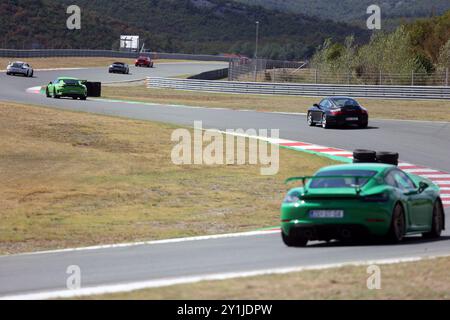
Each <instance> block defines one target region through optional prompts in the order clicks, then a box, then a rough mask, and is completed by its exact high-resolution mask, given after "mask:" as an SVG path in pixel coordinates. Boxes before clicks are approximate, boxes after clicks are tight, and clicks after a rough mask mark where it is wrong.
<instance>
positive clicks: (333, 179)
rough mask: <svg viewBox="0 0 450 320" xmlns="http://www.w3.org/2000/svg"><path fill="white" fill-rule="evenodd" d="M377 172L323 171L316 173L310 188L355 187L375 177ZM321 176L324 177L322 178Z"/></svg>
mask: <svg viewBox="0 0 450 320" xmlns="http://www.w3.org/2000/svg"><path fill="white" fill-rule="evenodd" d="M376 173H377V172H376V171H373V170H330V171H323V172H319V173H318V174H316V175H315V176H314V177H315V178H314V179H311V182H310V184H309V188H313V189H314V188H354V187H355V186H356V185H358V186H360V187H362V186H364V185H365V184H366V183H367V181H369V178H370V177H373V176H374V175H375V174H376ZM321 176H324V177H323V178H320V177H321ZM325 176H326V177H325ZM340 176H342V177H340ZM361 177H367V178H361Z"/></svg>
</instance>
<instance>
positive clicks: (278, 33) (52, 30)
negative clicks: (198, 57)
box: [0, 0, 369, 59]
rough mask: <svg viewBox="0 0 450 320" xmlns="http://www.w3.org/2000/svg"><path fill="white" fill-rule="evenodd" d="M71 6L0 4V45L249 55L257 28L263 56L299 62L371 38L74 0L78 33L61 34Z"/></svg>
mask: <svg viewBox="0 0 450 320" xmlns="http://www.w3.org/2000/svg"><path fill="white" fill-rule="evenodd" d="M71 4H73V1H71V0H59V1H53V0H2V1H1V2H0V21H1V23H0V46H1V47H9V48H30V47H33V48H40V47H42V48H49V47H54V48H92V49H111V48H117V46H118V39H119V36H120V34H138V35H140V36H141V37H142V38H143V40H144V41H145V43H146V47H147V48H149V49H152V50H156V51H166V52H186V53H210V54H217V53H228V52H236V53H243V54H247V55H251V54H252V52H253V50H254V38H255V21H256V20H259V21H260V25H261V29H260V34H261V38H260V39H261V47H260V53H261V55H262V56H265V57H268V58H279V59H295V58H304V57H305V56H309V55H311V54H312V53H313V51H314V49H315V48H316V47H317V46H318V45H319V44H321V43H322V42H323V41H324V39H325V38H332V39H334V40H337V41H340V40H343V39H344V37H345V36H348V35H351V34H353V35H355V37H356V39H357V41H365V40H367V39H368V37H369V33H368V32H367V31H366V30H364V29H362V28H358V27H354V26H349V25H347V24H345V23H336V22H332V21H325V20H320V19H317V18H312V17H309V16H307V15H303V14H292V13H284V12H280V11H272V10H269V9H264V8H262V7H251V6H248V5H243V4H240V3H236V2H234V1H224V0H134V1H128V0H115V1H110V0H77V1H76V4H77V5H79V6H80V7H81V10H82V29H81V30H80V31H70V30H67V29H66V19H67V14H66V8H67V6H68V5H71Z"/></svg>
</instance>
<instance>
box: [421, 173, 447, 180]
mask: <svg viewBox="0 0 450 320" xmlns="http://www.w3.org/2000/svg"><path fill="white" fill-rule="evenodd" d="M420 176H422V177H425V178H428V179H430V178H433V179H436V180H439V179H443V178H450V174H421V175H420Z"/></svg>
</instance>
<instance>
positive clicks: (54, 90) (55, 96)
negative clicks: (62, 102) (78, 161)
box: [53, 89, 60, 99]
mask: <svg viewBox="0 0 450 320" xmlns="http://www.w3.org/2000/svg"><path fill="white" fill-rule="evenodd" d="M53 98H55V99H59V98H60V96H58V95H57V94H56V89H53Z"/></svg>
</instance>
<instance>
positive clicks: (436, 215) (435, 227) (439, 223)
mask: <svg viewBox="0 0 450 320" xmlns="http://www.w3.org/2000/svg"><path fill="white" fill-rule="evenodd" d="M443 229H444V209H443V208H442V203H441V201H439V200H437V201H436V202H435V203H434V207H433V217H432V223H431V231H430V232H426V233H423V234H422V236H423V237H425V238H428V239H435V238H439V237H440V236H441V232H442V230H443Z"/></svg>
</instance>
